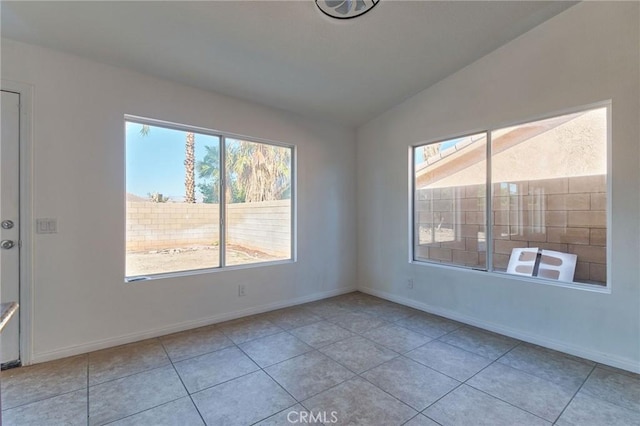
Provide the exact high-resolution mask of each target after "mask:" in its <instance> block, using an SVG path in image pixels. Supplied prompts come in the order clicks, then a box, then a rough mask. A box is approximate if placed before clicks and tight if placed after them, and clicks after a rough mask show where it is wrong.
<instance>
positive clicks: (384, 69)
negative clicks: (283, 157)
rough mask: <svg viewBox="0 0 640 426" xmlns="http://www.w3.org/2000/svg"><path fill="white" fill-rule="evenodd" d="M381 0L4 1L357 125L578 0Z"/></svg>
mask: <svg viewBox="0 0 640 426" xmlns="http://www.w3.org/2000/svg"><path fill="white" fill-rule="evenodd" d="M573 4H574V3H572V2H545V1H513V2H502V1H471V2H462V1H393V0H381V1H380V3H379V4H378V5H377V6H376V7H375V8H374V9H373V10H371V11H370V12H369V13H367V14H365V15H363V16H361V17H358V18H356V19H352V20H346V21H340V20H333V19H331V18H329V17H327V16H325V15H324V14H322V13H321V12H320V11H319V10H318V9H317V7H316V5H315V2H314V1H311V0H306V1H264V0H263V1H230V2H212V1H208V2H202V1H194V2H189V1H170V2H147V1H141V2H114V1H105V2H97V1H83V2H53V1H47V2H11V1H2V3H1V8H2V9H1V14H2V26H1V31H2V36H3V37H7V38H11V39H14V40H18V41H23V42H27V43H32V44H37V45H41V46H45V47H49V48H53V49H58V50H62V51H66V52H69V53H73V54H76V55H80V56H84V57H87V58H90V59H94V60H97V61H100V62H104V63H107V64H111V65H116V66H121V67H125V68H130V69H134V70H137V71H141V72H144V73H147V74H151V75H154V76H157V77H161V78H166V79H169V80H173V81H176V82H180V83H184V84H188V85H191V86H195V87H198V88H201V89H204V90H211V91H215V92H218V93H223V94H226V95H230V96H234V97H237V98H241V99H247V100H250V101H252V102H256V103H260V104H263V105H267V106H271V107H275V108H280V109H283V110H287V111H293V112H296V113H299V114H303V115H308V116H313V117H316V118H321V119H325V120H330V121H333V122H337V123H341V124H345V125H348V126H358V125H360V124H362V123H365V122H367V121H368V120H370V119H372V118H374V117H376V116H377V115H378V114H380V113H382V112H383V111H385V110H387V109H389V108H391V107H392V106H394V105H396V104H398V103H400V102H402V101H403V100H404V99H406V98H408V97H410V96H412V95H414V94H416V93H418V92H419V91H421V90H423V89H425V88H427V87H429V86H431V85H433V84H434V83H436V82H438V81H439V80H441V79H442V78H444V77H446V76H448V75H450V74H452V73H454V72H455V71H457V70H459V69H461V68H463V67H465V66H467V65H469V64H470V63H472V62H473V61H475V60H477V59H478V58H480V57H482V56H484V55H486V54H487V53H489V52H491V51H492V50H495V49H497V48H498V47H500V46H501V45H503V44H505V43H507V42H508V41H510V40H512V39H514V38H516V37H518V36H519V35H521V34H523V33H525V32H526V31H528V30H530V29H531V28H533V27H535V26H537V25H539V24H540V23H542V22H544V21H545V20H547V19H549V18H551V17H553V16H554V15H556V14H558V13H560V12H562V11H563V10H565V9H567V8H568V7H570V6H572V5H573Z"/></svg>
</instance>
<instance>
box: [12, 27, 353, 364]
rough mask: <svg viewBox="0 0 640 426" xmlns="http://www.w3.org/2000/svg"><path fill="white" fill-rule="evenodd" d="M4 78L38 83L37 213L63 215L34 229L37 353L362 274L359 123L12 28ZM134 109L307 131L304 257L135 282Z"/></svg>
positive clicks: (185, 323) (233, 312) (106, 342)
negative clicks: (112, 61) (128, 208)
mask: <svg viewBox="0 0 640 426" xmlns="http://www.w3.org/2000/svg"><path fill="white" fill-rule="evenodd" d="M2 79H7V80H13V81H20V82H24V83H28V84H30V85H32V87H33V99H34V105H33V116H32V120H33V178H32V182H31V184H32V186H33V218H34V219H35V218H38V217H50V218H57V219H58V234H56V235H34V238H33V241H32V247H31V248H32V250H33V283H32V285H33V298H32V311H33V313H34V315H33V324H32V331H33V335H32V338H33V347H32V360H33V361H34V362H38V361H43V360H47V359H53V358H59V357H62V356H65V355H70V354H74V353H81V352H85V351H88V350H93V349H97V348H101V347H107V346H112V345H115V344H119V343H124V342H128V341H133V340H138V339H140V338H143V337H148V336H154V335H159V334H164V333H167V332H169V331H175V330H179V329H184V328H190V327H193V326H196V325H201V324H205V323H210V322H215V321H219V320H221V319H226V318H230V317H234V316H240V315H242V314H246V313H250V312H255V311H259V310H265V309H267V308H273V307H275V306H281V305H286V304H290V303H294V302H301V301H303V300H309V299H313V298H318V297H324V296H327V295H329V294H336V293H339V292H344V291H346V290H348V289H349V288H353V287H355V284H356V280H355V263H356V257H355V252H356V243H355V235H356V234H355V171H354V167H353V165H354V164H355V132H354V131H353V130H350V129H345V128H340V127H338V126H335V125H331V124H328V123H321V122H316V121H312V120H309V119H304V118H301V117H298V116H296V115H293V114H288V113H284V112H281V111H277V110H274V109H269V108H266V107H262V106H259V105H255V104H251V103H248V102H243V101H239V100H236V99H233V98H229V97H225V96H221V95H217V94H214V93H207V92H204V91H200V90H196V89H193V88H190V87H185V86H181V85H177V84H173V83H170V82H167V81H162V80H159V79H155V78H151V77H148V76H145V75H141V74H138V73H134V72H131V71H127V70H123V69H119V68H114V67H110V66H106V65H103V64H100V63H96V62H92V61H87V60H84V59H80V58H78V57H75V56H71V55H67V54H64V53H60V52H56V51H53V50H49V49H44V48H40V47H35V46H31V45H27V44H22V43H16V42H14V41H11V40H6V39H3V40H2ZM124 114H133V115H139V116H143V117H150V118H155V119H160V120H168V121H173V122H177V123H184V124H189V125H194V126H200V127H205V128H210V129H215V130H219V131H223V132H231V133H236V134H241V135H246V136H253V137H258V138H265V139H270V140H273V141H279V142H283V143H287V144H295V145H296V146H297V157H298V175H297V184H298V199H297V201H298V261H297V262H296V263H293V264H284V265H276V266H269V267H261V268H251V269H243V270H234V271H224V272H216V273H210V274H201V275H193V276H185V277H181V278H176V279H160V280H153V281H147V282H136V283H129V284H125V283H124V281H123V278H124V256H125V255H124V247H125V228H124V226H125V215H124V210H125V192H124V191H125V189H124V188H125V170H124V167H125V147H124V140H123V139H124V130H123V126H124V125H123V116H124ZM239 283H244V284H246V288H247V296H246V297H243V298H238V297H237V292H238V290H237V285H238V284H239Z"/></svg>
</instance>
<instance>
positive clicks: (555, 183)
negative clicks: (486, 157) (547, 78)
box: [491, 108, 607, 285]
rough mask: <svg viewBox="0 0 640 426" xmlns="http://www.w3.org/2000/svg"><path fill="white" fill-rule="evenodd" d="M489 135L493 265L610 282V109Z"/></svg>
mask: <svg viewBox="0 0 640 426" xmlns="http://www.w3.org/2000/svg"><path fill="white" fill-rule="evenodd" d="M491 138H492V142H491V144H492V145H491V150H492V159H491V166H492V180H493V243H492V247H493V268H494V269H495V270H496V271H506V272H508V273H513V274H518V275H527V276H539V277H543V278H548V279H554V280H560V281H576V282H587V283H595V284H601V285H605V284H606V268H607V265H606V263H607V261H606V233H607V225H606V224H607V218H606V215H607V213H606V210H607V209H606V205H607V202H606V200H607V189H606V188H607V109H606V108H599V109H594V110H589V111H583V112H579V113H575V114H568V115H563V116H560V117H555V118H551V119H547V120H540V121H535V122H531V123H527V124H522V125H518V126H513V127H508V128H504V129H500V130H496V131H494V132H492V134H491Z"/></svg>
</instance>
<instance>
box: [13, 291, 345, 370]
mask: <svg viewBox="0 0 640 426" xmlns="http://www.w3.org/2000/svg"><path fill="white" fill-rule="evenodd" d="M352 291H356V288H355V287H349V288H341V289H338V290H331V291H325V292H321V293H314V294H311V295H308V296H302V297H298V298H295V299H288V300H283V301H279V302H275V303H268V304H264V305H258V306H253V307H251V308H247V309H243V310H240V311H234V312H225V313H223V314H220V315H214V316H212V317H208V318H203V319H199V320H195V321H186V322H182V323H179V324H175V325H171V326H169V327H162V328H157V329H153V330H148V331H144V332H139V333H132V334H126V335H124V336H118V337H114V338H110V339H103V340H97V341H94V342H89V343H85V344H81V345H74V346H69V347H66V348H62V349H56V350H55V351H49V352H42V353H39V354H33V356H32V357H31V363H30V364H38V363H41V362H46V361H52V360H55V359H60V358H65V357H68V356H74V355H80V354H84V353H87V352H92V351H97V350H100V349H106V348H111V347H114V346H119V345H124V344H127V343H132V342H137V341H140V340H144V339H151V338H154V337H159V336H164V335H167V334H171V333H177V332H179V331H184V330H190V329H192V328H198V327H203V326H206V325H211V324H216V323H219V322H223V321H229V320H232V319H236V318H241V317H246V316H247V315H254V314H260V313H263V312H268V311H273V310H275V309H281V308H287V307H289V306H295V305H300V304H302V303H308V302H313V301H316V300H321V299H326V298H328V297H333V296H339V295H341V294H345V293H350V292H352ZM25 365H26V364H25Z"/></svg>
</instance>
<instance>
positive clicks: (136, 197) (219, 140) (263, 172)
mask: <svg viewBox="0 0 640 426" xmlns="http://www.w3.org/2000/svg"><path fill="white" fill-rule="evenodd" d="M125 127H126V129H125V130H126V132H125V133H126V155H127V159H126V174H127V176H126V197H127V199H126V271H125V275H126V277H127V278H129V279H135V278H136V277H137V278H141V277H145V276H149V275H157V274H171V273H176V272H184V271H193V270H204V269H212V268H220V267H225V266H237V265H247V264H258V263H264V262H273V261H282V260H290V259H292V229H293V227H292V223H293V222H292V220H293V219H292V218H293V215H292V208H293V203H292V194H293V193H294V192H293V185H292V184H293V148H292V147H290V146H280V145H274V144H268V143H263V142H256V141H249V140H244V139H239V138H230V137H226V136H225V135H222V134H215V133H213V132H207V131H202V130H200V129H198V130H196V129H190V128H188V127H186V126H173V125H171V126H169V125H166V124H163V123H158V122H155V121H151V120H141V119H137V118H127V119H126V120H125ZM222 176H224V179H222V178H221V177H222ZM222 194H224V195H223V196H222Z"/></svg>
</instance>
